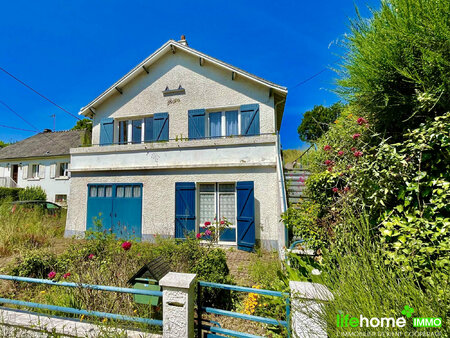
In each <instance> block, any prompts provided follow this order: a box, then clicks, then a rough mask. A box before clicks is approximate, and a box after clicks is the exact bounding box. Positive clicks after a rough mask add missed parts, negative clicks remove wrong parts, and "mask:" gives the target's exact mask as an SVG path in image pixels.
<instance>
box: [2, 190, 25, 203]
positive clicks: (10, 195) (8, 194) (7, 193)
mask: <svg viewBox="0 0 450 338" xmlns="http://www.w3.org/2000/svg"><path fill="white" fill-rule="evenodd" d="M21 190H23V188H3V187H0V201H1V200H4V199H11V200H12V201H17V200H18V199H19V191H21Z"/></svg>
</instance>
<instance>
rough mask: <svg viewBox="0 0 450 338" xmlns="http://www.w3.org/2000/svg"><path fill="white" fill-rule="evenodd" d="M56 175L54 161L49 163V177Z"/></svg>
mask: <svg viewBox="0 0 450 338" xmlns="http://www.w3.org/2000/svg"><path fill="white" fill-rule="evenodd" d="M55 177H56V163H52V164H50V178H55Z"/></svg>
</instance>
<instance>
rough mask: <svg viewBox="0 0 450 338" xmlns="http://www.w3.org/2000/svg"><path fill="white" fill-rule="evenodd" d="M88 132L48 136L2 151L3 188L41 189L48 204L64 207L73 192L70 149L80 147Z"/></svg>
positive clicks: (0, 183) (0, 179)
mask: <svg viewBox="0 0 450 338" xmlns="http://www.w3.org/2000/svg"><path fill="white" fill-rule="evenodd" d="M83 134H84V131H81V130H69V131H58V132H51V131H50V130H49V129H46V130H45V131H44V132H42V133H39V134H36V135H34V136H31V137H29V138H27V139H25V140H22V141H20V142H17V143H14V144H11V145H9V146H7V147H4V148H2V149H0V186H2V187H19V188H25V187H29V186H40V187H41V188H42V189H44V190H45V192H46V193H47V200H48V201H52V202H56V203H59V204H61V205H64V204H66V203H67V196H68V195H69V189H70V179H69V178H70V175H69V166H70V164H69V162H70V154H69V149H70V148H74V147H80V146H81V143H82V138H83Z"/></svg>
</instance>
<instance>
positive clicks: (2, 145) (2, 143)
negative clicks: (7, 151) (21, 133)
mask: <svg viewBox="0 0 450 338" xmlns="http://www.w3.org/2000/svg"><path fill="white" fill-rule="evenodd" d="M6 146H9V143H5V142H3V141H0V149H1V148H4V147H6Z"/></svg>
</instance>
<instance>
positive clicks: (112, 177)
mask: <svg viewBox="0 0 450 338" xmlns="http://www.w3.org/2000/svg"><path fill="white" fill-rule="evenodd" d="M147 71H148V73H147ZM179 87H182V88H183V89H184V91H183V92H182V93H180V94H179V95H171V96H167V95H164V94H163V91H164V90H165V89H167V88H168V89H177V88H179ZM102 95H103V94H102ZM93 102H96V101H95V100H94V101H93ZM249 104H258V105H259V135H255V136H233V137H221V138H214V139H207V138H206V139H198V140H188V139H187V138H188V134H189V132H188V130H189V122H188V111H189V110H193V109H205V110H206V112H207V113H209V112H217V111H226V110H239V107H241V106H242V105H249ZM83 109H86V108H83ZM276 111H277V109H276V102H275V98H274V95H273V92H272V91H271V90H270V89H269V88H268V87H267V86H265V85H263V84H261V83H259V82H255V81H251V80H250V79H248V78H247V77H244V76H239V74H238V75H236V74H232V73H231V72H230V71H227V70H226V69H223V68H220V67H217V66H216V65H214V64H212V63H209V62H208V61H207V60H206V61H205V60H204V61H203V62H202V61H201V60H199V58H198V57H196V56H195V55H191V54H189V53H186V52H184V51H182V50H176V52H175V53H172V52H170V51H169V52H167V53H166V54H165V55H164V56H163V57H160V58H158V60H157V61H155V62H154V63H153V64H152V65H151V67H150V68H148V69H146V71H142V72H141V73H139V74H137V75H136V76H135V77H134V79H133V80H132V81H129V82H128V83H127V84H126V85H125V86H122V87H120V88H118V89H117V91H115V92H113V93H112V94H110V95H109V96H108V97H107V98H104V99H102V102H101V104H96V105H95V107H92V109H91V112H92V113H93V114H92V118H93V130H92V143H93V146H92V147H88V148H74V149H71V174H72V177H71V180H70V181H71V190H70V191H71V193H70V196H69V200H68V204H69V208H68V215H67V225H66V235H67V236H72V235H82V234H83V233H84V231H85V230H86V222H87V220H86V217H87V216H86V215H87V207H88V206H87V203H88V189H87V186H88V184H101V183H140V184H142V238H143V239H147V240H152V239H153V236H154V235H163V236H174V232H175V229H174V228H175V226H174V219H175V184H176V183H177V182H194V183H195V184H196V185H197V186H198V184H200V183H236V182H241V181H253V182H254V198H255V224H256V238H257V240H260V241H261V243H262V244H263V246H265V247H267V248H275V249H278V248H279V247H280V246H282V245H284V227H283V225H282V224H281V223H280V214H281V212H282V211H283V206H282V203H281V201H283V197H282V194H283V193H284V192H283V189H284V187H282V182H281V181H282V178H281V177H280V174H279V173H280V172H281V171H280V168H279V166H280V154H279V140H278V136H277V132H278V129H277V121H278V120H277V118H278V117H277V115H276ZM155 113H168V116H169V118H168V123H169V129H168V130H169V139H168V140H167V141H165V142H154V143H139V144H125V145H123V144H122V145H118V144H114V145H103V146H100V145H99V143H100V133H101V121H102V120H103V119H105V118H112V119H114V136H113V142H114V143H118V141H119V137H118V134H119V121H121V120H132V119H143V118H145V117H147V116H151V115H152V114H155ZM239 116H240V115H239ZM239 119H240V117H239ZM239 123H241V121H240V120H239ZM129 130H131V129H129ZM197 226H198V224H197Z"/></svg>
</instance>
